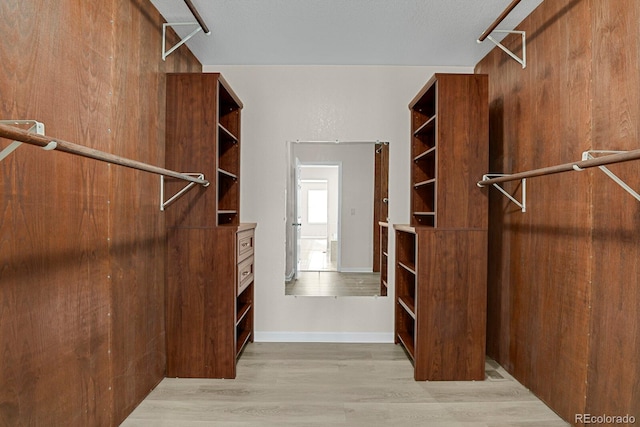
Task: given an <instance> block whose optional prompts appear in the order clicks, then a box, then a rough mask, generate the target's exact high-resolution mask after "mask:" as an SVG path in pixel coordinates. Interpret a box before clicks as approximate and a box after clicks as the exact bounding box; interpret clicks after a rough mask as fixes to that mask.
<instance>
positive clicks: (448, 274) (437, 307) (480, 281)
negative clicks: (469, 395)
mask: <svg viewBox="0 0 640 427" xmlns="http://www.w3.org/2000/svg"><path fill="white" fill-rule="evenodd" d="M395 232H396V307H395V331H396V343H400V344H402V345H403V346H404V347H405V349H406V351H407V354H408V355H409V357H410V358H411V359H412V362H413V364H414V368H415V369H414V378H415V379H416V380H432V381H441V380H483V379H484V360H485V357H484V356H485V334H486V331H485V324H486V320H485V317H486V309H485V307H486V273H487V271H486V269H487V266H486V262H477V261H476V257H477V256H478V254H483V253H485V252H486V247H487V233H486V230H452V229H448V230H440V229H433V228H427V227H411V226H402V225H396V226H395ZM483 258H484V259H485V260H486V257H483Z"/></svg>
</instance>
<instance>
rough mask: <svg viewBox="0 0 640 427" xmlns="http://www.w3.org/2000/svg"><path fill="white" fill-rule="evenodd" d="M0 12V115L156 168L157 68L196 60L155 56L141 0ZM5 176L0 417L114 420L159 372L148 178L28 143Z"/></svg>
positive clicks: (160, 156)
mask: <svg viewBox="0 0 640 427" xmlns="http://www.w3.org/2000/svg"><path fill="white" fill-rule="evenodd" d="M0 15H2V17H3V19H2V22H1V23H0V35H2V39H3V48H2V49H0V76H1V77H2V78H0V93H2V97H1V98H0V118H2V119H8V118H14V119H26V118H29V119H31V118H34V119H37V120H39V121H41V122H44V123H45V126H46V133H47V135H53V136H57V137H60V138H61V139H64V140H68V141H73V142H76V143H78V144H81V145H85V146H87V147H90V148H95V149H98V150H102V151H105V152H112V153H114V154H119V155H124V156H128V157H131V158H133V159H136V160H142V161H146V162H149V163H151V164H158V165H160V166H162V164H163V162H164V151H163V150H164V131H163V128H162V126H163V124H162V120H163V119H162V115H163V110H164V92H163V91H164V81H163V77H162V73H163V72H164V70H165V69H171V70H176V71H177V70H178V69H180V67H184V69H186V68H187V66H188V67H189V69H190V70H194V71H195V70H199V69H200V64H199V63H198V62H197V61H196V60H195V59H194V58H193V56H191V55H190V54H186V55H185V53H187V52H188V51H185V52H176V53H175V54H174V57H173V58H172V59H171V60H169V61H167V63H162V61H161V60H160V58H159V57H160V54H159V53H158V50H159V48H158V46H160V43H161V41H160V37H161V35H160V31H159V29H160V28H161V22H162V20H161V18H160V16H159V14H158V13H157V12H156V11H155V9H153V7H152V6H151V5H150V4H149V3H148V2H142V1H141V0H140V1H135V0H132V1H124V0H119V1H115V0H112V1H107V2H97V3H87V2H77V1H71V0H64V1H61V2H56V3H55V4H53V3H50V2H43V1H40V0H28V1H19V2H18V1H11V0H10V1H5V2H2V4H0ZM149 123H156V126H149ZM157 128H160V129H159V130H156V129H157ZM6 143H7V141H5V140H2V141H0V147H4V146H6ZM0 173H1V174H2V186H0V307H1V308H0V343H2V344H0V346H1V347H2V350H1V351H0V365H1V366H2V367H3V369H2V372H1V373H0V385H1V387H0V402H2V403H0V424H2V425H78V426H80V425H82V426H85V425H116V424H118V423H119V422H120V421H121V420H122V419H123V418H124V417H125V416H126V415H127V414H128V413H129V412H130V411H131V410H132V408H133V407H135V405H136V404H137V403H138V402H139V401H140V400H142V398H143V397H144V396H145V395H146V394H147V393H148V391H149V390H150V389H151V388H152V387H153V386H154V385H155V384H157V383H158V382H159V381H160V379H161V378H162V376H163V371H164V358H165V356H164V352H165V350H164V326H163V323H162V319H163V316H164V314H163V313H164V308H163V306H162V304H160V303H159V299H160V301H161V299H162V297H163V275H162V271H163V266H164V256H163V251H164V243H163V238H162V236H163V233H164V227H163V226H162V225H163V224H162V219H161V217H160V216H159V213H158V209H157V206H158V196H157V194H158V193H157V188H158V183H157V178H155V177H154V178H153V179H150V178H148V176H147V175H146V174H138V173H135V172H131V171H127V172H124V171H123V170H121V169H118V168H116V167H111V166H108V165H107V164H104V163H98V162H95V161H93V160H89V159H81V158H78V157H74V156H71V155H68V154H64V153H56V152H44V151H42V150H39V149H37V148H35V147H28V146H25V147H21V148H20V149H19V150H17V151H16V152H14V153H13V154H11V156H9V157H8V158H7V159H5V160H4V161H3V162H2V164H0Z"/></svg>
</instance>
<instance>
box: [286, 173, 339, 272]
mask: <svg viewBox="0 0 640 427" xmlns="http://www.w3.org/2000/svg"><path fill="white" fill-rule="evenodd" d="M297 175H298V176H297V178H298V179H297V181H298V182H297V185H296V188H297V197H296V200H297V203H296V205H297V206H296V211H297V219H298V224H299V230H298V233H297V242H296V246H297V249H298V250H297V251H296V252H297V255H298V256H297V262H296V264H297V267H298V268H297V270H298V271H339V269H340V230H339V218H340V203H339V200H340V165H339V164H326V163H307V164H300V165H299V168H298V174H297Z"/></svg>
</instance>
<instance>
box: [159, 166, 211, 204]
mask: <svg viewBox="0 0 640 427" xmlns="http://www.w3.org/2000/svg"><path fill="white" fill-rule="evenodd" d="M184 175H189V176H194V177H196V178H198V179H200V180H203V181H204V174H203V173H185V174H184ZM164 180H165V177H164V175H160V210H161V211H164V210H165V209H166V208H167V206H169V205H170V204H172V203H173V202H175V201H176V200H178V199H179V198H180V197H182V196H183V195H184V194H185V193H186V192H187V191H189V190H190V189H191V188H192V187H193V186H194V185H196V184H197V183H196V182H189V183H188V184H186V185H185V186H184V187H182V189H181V190H179V191H178V192H177V193H176V194H174V195H173V196H171V197H169V199H167V200H166V201H165V200H164ZM208 186H209V182H207V183H206V184H203V187H208Z"/></svg>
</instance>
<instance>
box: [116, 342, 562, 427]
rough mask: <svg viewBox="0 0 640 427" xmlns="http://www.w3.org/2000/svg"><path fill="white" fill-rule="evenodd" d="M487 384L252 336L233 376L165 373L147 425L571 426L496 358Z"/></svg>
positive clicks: (362, 353) (332, 348) (395, 349)
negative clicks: (418, 378)
mask: <svg viewBox="0 0 640 427" xmlns="http://www.w3.org/2000/svg"><path fill="white" fill-rule="evenodd" d="M486 366H487V373H488V376H487V380H486V381H475V382H472V381H464V382H458V381H447V382H442V381H428V382H415V381H414V380H413V370H412V368H411V364H409V363H408V362H407V360H406V357H405V355H404V352H403V351H402V348H401V347H399V346H394V345H392V344H331V343H255V344H251V345H249V346H248V347H247V348H246V350H245V351H244V354H243V355H242V358H241V359H240V360H239V362H238V375H237V377H236V379H235V380H234V381H227V380H216V379H182V378H179V379H176V378H167V379H165V380H163V382H162V383H161V384H160V385H159V386H158V387H157V388H156V389H155V390H154V391H153V392H152V393H151V394H150V395H149V397H148V398H147V399H145V401H144V402H143V403H142V404H141V405H140V406H139V407H138V408H136V410H135V411H134V412H133V413H132V414H131V416H130V417H129V418H128V419H127V420H125V422H124V423H123V424H122V425H123V427H132V426H138V427H144V426H154V427H156V426H167V427H169V426H185V427H186V426H205V425H206V426H247V427H248V426H254V427H255V426H298V427H299V426H309V427H311V426H401V425H411V426H431V425H437V426H444V427H454V426H462V425H473V426H479V427H489V426H493V427H498V426H501V427H518V426H520V427H524V426H545V427H555V426H558V427H560V426H567V423H565V422H563V421H562V420H561V419H560V418H559V417H558V416H557V415H556V414H554V413H553V411H551V410H550V409H549V408H548V407H546V406H545V405H544V404H543V403H542V402H541V401H540V400H538V399H536V397H535V396H534V395H533V394H532V393H531V392H529V391H528V390H527V389H526V388H525V387H523V386H522V385H521V384H519V383H518V382H517V381H515V380H514V379H513V378H512V377H511V376H509V375H508V374H507V373H506V372H505V371H504V369H503V368H501V367H500V366H499V365H497V364H496V363H495V362H493V361H492V360H487V362H486Z"/></svg>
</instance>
